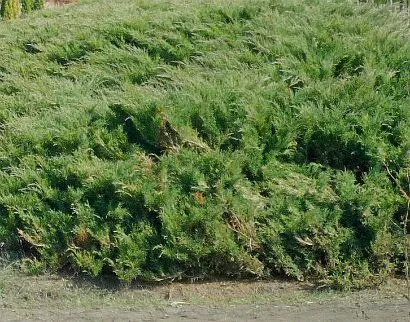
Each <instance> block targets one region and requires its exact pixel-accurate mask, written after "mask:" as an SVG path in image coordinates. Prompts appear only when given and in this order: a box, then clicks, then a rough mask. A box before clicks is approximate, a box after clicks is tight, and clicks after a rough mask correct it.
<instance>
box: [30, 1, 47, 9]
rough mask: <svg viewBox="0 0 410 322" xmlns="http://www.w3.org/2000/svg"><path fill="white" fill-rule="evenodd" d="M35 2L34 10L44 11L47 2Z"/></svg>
mask: <svg viewBox="0 0 410 322" xmlns="http://www.w3.org/2000/svg"><path fill="white" fill-rule="evenodd" d="M32 2H33V9H34V10H38V9H43V8H44V5H45V0H32Z"/></svg>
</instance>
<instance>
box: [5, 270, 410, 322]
mask: <svg viewBox="0 0 410 322" xmlns="http://www.w3.org/2000/svg"><path fill="white" fill-rule="evenodd" d="M406 294H407V287H406V283H405V281H404V280H390V281H388V282H387V283H386V285H384V286H381V287H379V288H377V289H373V290H366V291H360V292H343V293H341V292H335V291H329V290H327V291H326V290H323V289H322V290H318V289H317V288H316V287H314V286H312V285H310V284H308V283H294V282H286V281H265V282H263V281H249V282H235V281H218V282H198V281H193V283H185V284H184V283H179V282H175V281H173V282H172V283H165V284H163V285H159V286H158V285H157V286H152V285H138V284H136V285H132V286H124V285H119V284H116V283H114V282H112V281H109V280H100V281H98V282H90V281H87V280H84V279H81V278H73V277H67V276H66V277H63V276H53V275H46V276H27V275H23V274H20V273H17V272H16V271H15V270H13V269H8V268H3V269H0V321H235V322H240V321H364V320H368V321H410V302H409V301H408V300H407V299H406V297H405V295H406Z"/></svg>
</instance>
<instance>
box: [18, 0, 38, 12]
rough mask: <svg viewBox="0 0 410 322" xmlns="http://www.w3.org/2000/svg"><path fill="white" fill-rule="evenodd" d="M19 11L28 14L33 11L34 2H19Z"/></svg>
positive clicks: (23, 0)
mask: <svg viewBox="0 0 410 322" xmlns="http://www.w3.org/2000/svg"><path fill="white" fill-rule="evenodd" d="M20 2H21V11H22V12H23V13H28V12H30V11H32V10H33V9H34V2H35V1H34V0H21V1H20Z"/></svg>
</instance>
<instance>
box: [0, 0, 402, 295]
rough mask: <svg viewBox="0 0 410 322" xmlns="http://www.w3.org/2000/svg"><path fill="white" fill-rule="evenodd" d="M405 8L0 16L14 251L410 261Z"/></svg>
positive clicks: (344, 282) (326, 272) (303, 271)
mask: <svg viewBox="0 0 410 322" xmlns="http://www.w3.org/2000/svg"><path fill="white" fill-rule="evenodd" d="M3 2H4V1H3ZM407 19H408V18H406V16H405V15H403V14H400V13H397V12H391V11H389V10H386V9H385V8H376V7H371V6H367V5H357V4H356V1H354V2H353V1H343V0H340V1H325V0H303V1H299V0H298V1H296V0H295V1H293V0H252V1H249V0H247V1H245V0H236V1H226V0H224V1H222V0H207V1H182V0H170V1H166V2H164V1H159V0H154V1H151V0H150V1H148V0H147V1H145V0H138V1H129V0H118V1H115V2H113V1H109V0H101V1H84V2H81V1H80V2H79V3H78V4H77V5H75V6H71V7H70V8H67V9H66V10H64V11H61V10H60V11H58V10H49V11H36V12H35V13H33V14H30V16H29V17H27V18H26V19H23V20H21V21H18V22H12V23H9V22H6V21H4V22H2V23H0V35H1V38H2V39H1V42H0V129H1V135H0V242H1V243H2V245H3V246H2V251H3V252H4V251H5V252H7V254H8V256H9V257H12V258H13V257H21V256H23V257H29V258H35V259H36V261H35V263H36V270H37V269H38V267H39V263H41V265H42V267H43V268H44V269H54V270H58V269H61V268H67V267H70V268H71V269H74V270H76V271H79V272H87V273H89V274H90V275H93V276H96V275H99V274H115V275H116V276H118V277H119V278H121V279H123V280H127V281H131V280H133V279H136V278H138V279H146V280H156V279H158V278H165V277H169V276H176V275H179V276H181V277H183V278H184V277H186V278H188V277H192V276H195V277H198V276H225V277H226V276H231V277H232V276H233V277H249V276H259V277H269V276H289V277H291V278H294V279H299V280H302V279H306V278H310V279H317V280H320V281H322V282H325V283H327V284H329V285H333V286H336V287H345V288H346V287H347V288H350V287H363V286H369V285H373V284H375V283H378V282H379V281H382V280H383V279H384V278H385V277H387V276H389V275H392V274H397V273H400V272H402V271H403V267H404V266H405V265H404V259H405V256H404V254H405V253H406V252H405V250H406V247H408V243H407V242H406V239H405V238H404V236H403V234H404V231H403V225H402V218H404V217H403V216H404V215H405V214H406V212H407V211H408V209H407V201H406V198H405V195H406V194H407V195H408V194H409V191H408V186H409V183H408V182H407V181H406V180H407V179H406V178H408V176H406V173H407V171H408V169H409V167H410V154H409V151H410V94H409V92H410V82H409V79H410V42H409V37H410V31H409V27H408V20H407Z"/></svg>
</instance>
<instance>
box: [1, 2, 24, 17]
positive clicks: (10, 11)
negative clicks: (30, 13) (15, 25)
mask: <svg viewBox="0 0 410 322" xmlns="http://www.w3.org/2000/svg"><path fill="white" fill-rule="evenodd" d="M0 6H1V8H0V17H3V18H4V19H15V18H17V17H19V16H20V1H19V0H2V1H1V5H0Z"/></svg>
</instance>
